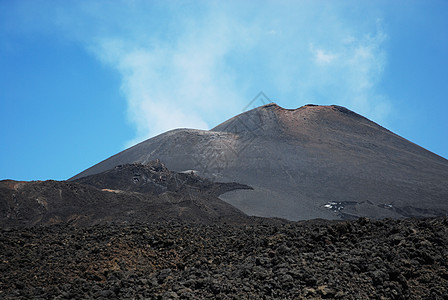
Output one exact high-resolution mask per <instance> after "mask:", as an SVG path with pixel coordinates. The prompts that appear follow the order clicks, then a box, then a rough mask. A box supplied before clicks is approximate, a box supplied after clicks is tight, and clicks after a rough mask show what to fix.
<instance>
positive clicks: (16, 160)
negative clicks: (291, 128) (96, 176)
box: [0, 0, 448, 180]
mask: <svg viewBox="0 0 448 300" xmlns="http://www.w3.org/2000/svg"><path fill="white" fill-rule="evenodd" d="M447 29H448V1H436V0H434V1H275V2H274V1H272V2H271V1H246V2H244V1H228V2H225V3H224V2H214V1H203V2H202V1H137V0H136V1H95V0H89V1H44V0H30V1H26V0H20V1H13V0H0V113H1V118H0V127H1V130H0V139H1V143H0V179H6V178H10V179H15V180H45V179H57V180H60V179H67V178H69V177H71V176H73V175H75V174H77V173H78V172H80V171H82V170H84V169H86V168H88V167H89V166H91V165H93V164H95V163H97V162H99V161H101V160H103V159H105V158H107V157H109V156H111V155H113V154H115V153H117V152H119V151H121V150H124V149H125V148H126V147H129V146H131V145H133V144H135V143H137V142H139V141H142V140H144V139H147V138H149V137H152V136H154V135H156V134H159V133H162V132H164V131H166V130H169V129H173V128H179V127H190V128H198V129H209V128H212V127H214V126H216V125H217V124H219V123H220V122H223V121H225V120H226V119H228V118H230V117H232V116H234V115H236V114H238V113H240V112H241V111H242V109H243V108H244V107H245V106H246V105H247V104H248V103H249V102H250V101H251V100H252V99H253V97H254V96H255V95H257V94H258V93H259V92H260V91H263V92H264V93H265V94H266V95H267V96H268V97H269V98H270V99H271V100H272V101H275V102H276V103H278V104H279V105H280V106H282V107H285V108H297V107H300V106H302V105H304V104H307V103H314V104H338V105H343V106H345V107H347V108H349V109H351V110H354V111H356V112H358V113H360V114H362V115H364V116H366V117H368V118H370V119H371V120H373V121H375V122H377V123H379V124H381V125H383V126H384V127H386V128H388V129H390V130H392V131H393V132H395V133H397V134H399V135H401V136H403V137H405V138H407V139H408V140H410V141H412V142H414V143H416V144H418V145H420V146H422V147H425V148H426V149H428V150H430V151H432V152H435V153H436V154H438V155H441V156H443V157H445V158H448V135H447V132H448V118H447V116H446V115H447V113H446V105H447V100H448V84H447V83H448V33H447V31H448V30H447Z"/></svg>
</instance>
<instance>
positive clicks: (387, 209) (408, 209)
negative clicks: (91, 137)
mask: <svg viewBox="0 0 448 300" xmlns="http://www.w3.org/2000/svg"><path fill="white" fill-rule="evenodd" d="M156 158H157V159H161V160H162V161H163V162H165V163H166V164H167V166H168V168H170V169H171V170H175V171H178V172H181V171H185V170H196V171H197V172H198V173H199V175H201V176H202V177H206V178H209V179H213V180H214V181H220V182H239V183H242V184H247V185H249V186H251V187H253V190H235V191H232V192H229V193H225V194H223V195H221V196H220V198H221V199H223V200H225V201H226V202H228V203H230V204H232V205H234V206H235V207H237V208H238V209H240V210H242V211H243V212H245V213H247V214H249V215H256V216H265V217H281V218H286V219H289V220H302V219H313V218H325V219H356V218H358V217H362V216H367V217H372V218H385V217H391V218H403V217H429V216H446V215H447V214H448V161H447V160H446V159H444V158H442V157H440V156H437V155H436V154H434V153H431V152H429V151H427V150H425V149H423V148H421V147H419V146H417V145H415V144H413V143H411V142H409V141H407V140H406V139H404V138H402V137H400V136H398V135H396V134H394V133H392V132H390V131H389V130H387V129H385V128H383V127H381V126H379V125H378V124H376V123H374V122H372V121H370V120H368V119H366V118H364V117H362V116H360V115H358V114H356V113H354V112H352V111H350V110H348V109H346V108H344V107H340V106H335V105H331V106H318V105H307V106H304V107H300V108H298V109H283V108H281V107H279V106H278V105H275V104H268V105H265V106H262V107H259V108H256V109H254V110H251V111H248V112H245V113H243V114H240V115H238V116H236V117H234V118H232V119H230V120H228V121H226V122H224V123H222V124H220V125H218V126H216V127H215V128H213V129H212V130H209V131H203V130H193V129H177V130H173V131H169V132H166V133H164V134H161V135H159V136H156V137H154V138H151V139H149V140H147V141H144V142H142V143H140V144H138V145H136V146H134V147H131V148H129V149H127V150H125V151H123V152H121V153H118V154H116V155H114V156H112V157H110V158H108V159H106V160H105V161H103V162H101V163H99V164H97V165H95V166H93V167H91V168H89V169H87V170H85V171H84V172H82V173H80V174H78V175H76V176H75V177H74V178H78V179H79V178H81V177H84V176H88V175H92V174H96V173H99V172H103V171H105V170H110V169H113V168H114V167H115V166H117V165H122V164H126V163H134V162H139V163H145V162H148V161H149V160H153V159H156Z"/></svg>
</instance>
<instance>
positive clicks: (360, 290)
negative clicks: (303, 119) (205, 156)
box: [0, 218, 448, 299]
mask: <svg viewBox="0 0 448 300" xmlns="http://www.w3.org/2000/svg"><path fill="white" fill-rule="evenodd" d="M447 225H448V219H447V218H431V219H404V220H393V219H384V220H370V219H367V218H360V219H358V220H356V221H324V220H313V221H301V222H295V223H282V222H275V221H273V220H269V219H256V218H254V219H253V222H252V223H248V224H239V225H229V224H224V223H223V224H215V225H204V224H191V223H190V224H187V223H185V224H182V223H177V224H174V223H171V224H170V223H151V224H143V223H142V224H127V225H126V224H125V225H123V224H103V225H96V226H87V227H75V226H72V225H68V224H57V225H49V226H34V227H28V228H3V229H0V298H3V299H26V298H34V299H69V298H76V299H87V298H100V299H101V298H103V299H106V298H107V299H111V298H121V299H129V298H131V299H144V298H145V299H212V298H213V299H324V298H327V299H367V298H370V299H448V229H447V228H448V226H447Z"/></svg>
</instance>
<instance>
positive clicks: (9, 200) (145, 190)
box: [0, 161, 250, 227]
mask: <svg viewBox="0 0 448 300" xmlns="http://www.w3.org/2000/svg"><path fill="white" fill-rule="evenodd" d="M239 188H243V189H247V188H250V187H248V186H244V185H241V184H235V183H212V182H210V181H208V180H206V179H202V178H200V177H198V176H196V175H192V174H179V173H175V172H171V171H169V170H168V169H167V168H166V167H165V165H163V164H162V163H161V162H160V161H152V162H150V163H149V164H146V165H141V164H132V165H122V166H117V167H115V168H114V169H112V170H109V171H106V172H104V173H100V174H97V175H93V176H88V177H84V178H82V179H80V180H77V181H73V182H66V181H36V182H18V181H12V180H5V181H0V227H16V226H32V225H46V224H54V223H69V224H73V225H79V226H85V225H95V224H104V223H135V222H156V221H169V222H186V223H191V222H198V223H204V224H209V223H220V222H228V223H239V222H249V217H247V216H246V215H245V214H243V213H242V212H241V211H239V210H238V209H236V208H234V207H233V206H231V205H229V204H227V203H225V202H224V201H222V200H220V199H219V198H217V196H218V195H220V194H221V193H223V192H226V191H231V190H234V189H239Z"/></svg>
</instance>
